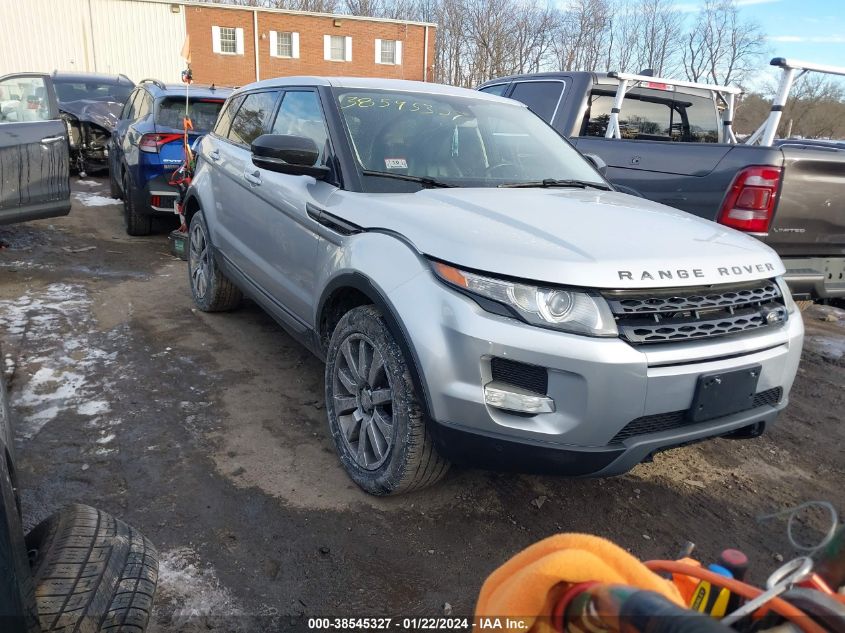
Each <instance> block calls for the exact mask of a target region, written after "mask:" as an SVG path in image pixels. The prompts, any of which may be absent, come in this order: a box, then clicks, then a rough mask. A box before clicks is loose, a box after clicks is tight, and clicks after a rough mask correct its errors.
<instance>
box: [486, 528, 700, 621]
mask: <svg viewBox="0 0 845 633" xmlns="http://www.w3.org/2000/svg"><path fill="white" fill-rule="evenodd" d="M590 580H594V581H598V582H601V583H608V584H619V585H629V586H633V587H638V588H640V589H645V590H648V591H655V592H657V593H659V594H661V595H663V596H665V597H666V598H668V599H669V600H671V601H672V602H674V603H675V604H678V605H680V606H686V605H685V604H684V601H683V599H682V598H681V594H680V592H679V591H678V589H677V588H676V587H675V585H673V584H672V583H671V581H669V580H666V579H664V578H661V577H660V576H658V575H657V574H655V573H653V572H651V571H649V570H648V568H646V567H645V565H643V564H642V563H641V562H640V561H639V560H637V559H636V558H635V557H634V556H632V555H631V554H629V553H628V552H626V551H625V550H623V549H622V548H621V547H619V546H618V545H615V544H613V543H611V542H610V541H608V540H606V539H603V538H601V537H598V536H591V535H589V534H558V535H556V536H550V537H549V538H547V539H544V540H542V541H540V542H538V543H535V544H534V545H531V546H530V547H528V548H526V549H524V550H523V551H521V552H520V553H518V554H517V555H516V556H514V557H513V558H511V559H510V560H509V561H507V562H506V563H505V564H504V565H502V566H501V567H499V568H498V569H497V570H495V571H494V572H493V573H492V574H490V576H489V577H488V578H487V580H486V581H485V582H484V585H483V586H482V587H481V593H480V595H479V596H478V602H477V604H476V606H475V616H476V618H475V630H476V632H478V631H484V630H488V629H485V627H484V623H485V620H484V618H498V625H499V626H500V627H501V628H497V629H496V630H504V631H509V632H513V633H516V632H519V633H523V632H527V631H530V632H531V633H551V632H552V631H553V629H552V628H551V626H550V625H549V619H548V616H549V615H550V614H551V612H552V609H553V608H554V605H555V602H556V601H557V599H558V597H559V596H560V594H561V592H562V586H561V585H562V583H566V584H572V583H579V582H587V581H590ZM490 624H491V628H490V629H489V630H492V627H495V626H496V622H490Z"/></svg>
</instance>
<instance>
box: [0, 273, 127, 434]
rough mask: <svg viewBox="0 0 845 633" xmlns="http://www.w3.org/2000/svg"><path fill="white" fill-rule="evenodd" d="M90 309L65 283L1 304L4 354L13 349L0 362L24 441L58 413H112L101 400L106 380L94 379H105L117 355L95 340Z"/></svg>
mask: <svg viewBox="0 0 845 633" xmlns="http://www.w3.org/2000/svg"><path fill="white" fill-rule="evenodd" d="M90 308H91V300H90V298H89V297H88V294H87V293H86V291H85V289H84V288H83V287H82V286H79V285H74V284H67V283H54V284H51V285H49V286H47V287H46V288H43V289H39V290H30V291H28V292H27V293H26V294H24V295H22V296H20V297H17V298H16V299H11V300H6V301H0V330H1V331H3V332H4V333H5V334H6V335H8V337H9V341H8V342H9V345H7V347H6V351H11V350H17V351H16V353H15V354H14V355H13V356H8V357H7V359H6V363H5V364H6V366H7V368H12V369H13V370H14V385H15V388H14V389H13V390H12V393H11V400H12V405H13V406H14V407H15V409H16V410H17V411H18V412H19V415H20V420H21V422H20V423H19V424H18V425H16V430H17V432H18V433H19V435H20V436H21V437H23V438H24V439H31V438H32V437H34V436H35V435H37V434H38V433H39V432H40V431H41V429H43V428H44V426H45V425H46V424H47V423H49V422H50V421H52V420H54V419H56V418H57V417H59V416H60V415H62V414H63V413H71V412H76V413H78V414H81V415H86V416H95V415H98V414H100V413H105V412H107V411H109V410H110V409H111V405H110V404H109V402H108V401H107V400H104V399H103V395H104V393H105V394H108V393H109V388H110V385H109V382H108V381H107V380H105V379H103V378H96V377H97V376H102V375H108V373H109V372H108V371H107V370H106V371H103V370H104V369H106V368H108V367H109V366H111V365H113V364H114V362H115V359H116V357H117V353H116V352H106V351H105V350H103V349H100V348H99V347H98V346H97V345H96V343H95V342H94V340H93V336H94V334H95V332H96V327H95V323H94V321H93V318H92V316H91V313H90ZM15 358H17V359H18V360H17V363H15V360H14V359H15ZM10 359H11V362H10Z"/></svg>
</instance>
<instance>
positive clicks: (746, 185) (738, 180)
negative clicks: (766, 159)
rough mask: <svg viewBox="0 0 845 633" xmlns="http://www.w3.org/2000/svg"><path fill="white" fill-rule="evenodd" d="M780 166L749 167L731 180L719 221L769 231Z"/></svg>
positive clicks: (741, 227) (727, 224)
mask: <svg viewBox="0 0 845 633" xmlns="http://www.w3.org/2000/svg"><path fill="white" fill-rule="evenodd" d="M781 173H782V170H781V168H780V167H746V168H745V169H743V170H742V171H740V172H739V173H738V174H737V175H736V177H735V178H734V181H733V183H731V186H730V188H729V189H728V193H727V194H726V195H725V200H724V202H722V208H721V209H719V216H718V219H717V221H718V222H719V224H724V225H725V226H729V227H731V228H734V229H738V230H740V231H746V232H749V233H766V232H768V230H769V224H770V223H771V221H772V216H773V215H774V211H775V204H776V202H777V198H778V189H779V188H780V177H781Z"/></svg>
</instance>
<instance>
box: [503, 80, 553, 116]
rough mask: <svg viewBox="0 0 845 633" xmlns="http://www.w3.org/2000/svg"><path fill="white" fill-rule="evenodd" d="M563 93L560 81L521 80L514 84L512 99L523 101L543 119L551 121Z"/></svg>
mask: <svg viewBox="0 0 845 633" xmlns="http://www.w3.org/2000/svg"><path fill="white" fill-rule="evenodd" d="M562 93H563V82H560V81H521V82H517V83H516V85H515V86H514V89H513V92H512V93H511V99H516V100H517V101H522V103H524V104H525V105H527V106H528V109H529V110H531V111H532V112H533V113H534V114H536V115H537V116H539V117H540V118H541V119H543V120H544V121H551V120H552V116H553V115H554V113H555V109H556V108H557V104H558V101H560V95H561V94H562Z"/></svg>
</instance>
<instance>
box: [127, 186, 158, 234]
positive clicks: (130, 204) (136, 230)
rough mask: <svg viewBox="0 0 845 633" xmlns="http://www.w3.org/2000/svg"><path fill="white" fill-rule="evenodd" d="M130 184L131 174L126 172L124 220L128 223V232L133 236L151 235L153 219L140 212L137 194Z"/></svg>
mask: <svg viewBox="0 0 845 633" xmlns="http://www.w3.org/2000/svg"><path fill="white" fill-rule="evenodd" d="M129 185H130V182H129V176H127V175H126V174H124V175H123V220H124V224H125V225H126V233H127V235H132V236H133V237H138V236H141V235H149V234H150V233H151V232H152V224H153V219H152V218H151V217H150V216H148V215H144V214H141V213H138V207H137V206H136V205H135V196H134V195H132V189H131V188H130V186H129Z"/></svg>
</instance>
